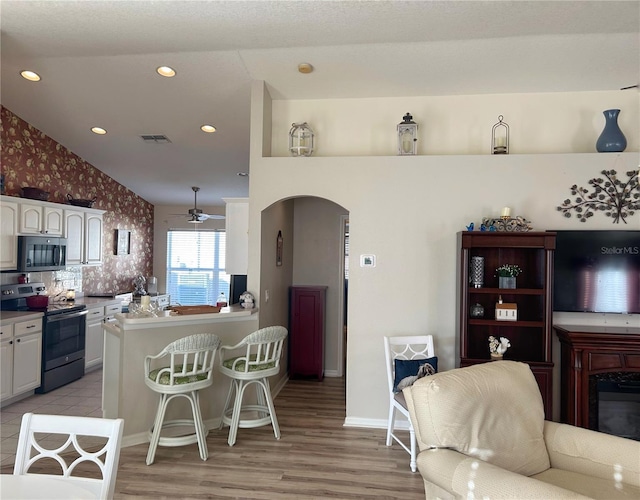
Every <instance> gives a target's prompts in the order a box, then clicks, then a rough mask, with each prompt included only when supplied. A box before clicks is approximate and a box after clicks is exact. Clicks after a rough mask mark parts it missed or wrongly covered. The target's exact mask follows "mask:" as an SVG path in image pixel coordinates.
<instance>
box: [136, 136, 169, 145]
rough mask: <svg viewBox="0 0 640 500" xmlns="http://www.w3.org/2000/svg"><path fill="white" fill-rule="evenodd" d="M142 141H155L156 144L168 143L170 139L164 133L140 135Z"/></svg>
mask: <svg viewBox="0 0 640 500" xmlns="http://www.w3.org/2000/svg"><path fill="white" fill-rule="evenodd" d="M140 137H142V140H143V141H144V142H155V143H156V144H169V143H170V142H171V141H170V140H169V138H168V137H167V136H166V135H141V136H140Z"/></svg>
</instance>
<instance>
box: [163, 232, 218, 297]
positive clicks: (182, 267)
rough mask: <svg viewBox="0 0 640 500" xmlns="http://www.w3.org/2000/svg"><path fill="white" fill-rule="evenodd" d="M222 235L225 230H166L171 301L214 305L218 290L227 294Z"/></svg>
mask: <svg viewBox="0 0 640 500" xmlns="http://www.w3.org/2000/svg"><path fill="white" fill-rule="evenodd" d="M225 235H226V233H225V232H224V231H193V230H192V231H180V230H171V231H169V232H168V233H167V289H168V290H167V291H168V293H169V294H171V302H172V303H177V304H180V305H183V306H194V305H202V304H212V305H215V303H216V301H217V299H218V296H219V295H220V293H224V294H225V296H226V297H229V281H230V276H229V275H228V274H227V273H226V272H225V255H224V252H225Z"/></svg>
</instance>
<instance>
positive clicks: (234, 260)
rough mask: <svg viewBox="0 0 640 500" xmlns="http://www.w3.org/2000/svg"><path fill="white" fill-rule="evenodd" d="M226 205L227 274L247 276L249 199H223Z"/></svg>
mask: <svg viewBox="0 0 640 500" xmlns="http://www.w3.org/2000/svg"><path fill="white" fill-rule="evenodd" d="M223 201H224V202H225V203H226V214H225V217H226V223H225V231H226V252H225V272H226V273H227V274H247V269H248V268H249V198H223Z"/></svg>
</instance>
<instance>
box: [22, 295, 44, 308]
mask: <svg viewBox="0 0 640 500" xmlns="http://www.w3.org/2000/svg"><path fill="white" fill-rule="evenodd" d="M26 299H27V307H28V308H29V309H44V308H45V307H47V306H48V305H49V296H48V295H31V296H29V297H27V298H26Z"/></svg>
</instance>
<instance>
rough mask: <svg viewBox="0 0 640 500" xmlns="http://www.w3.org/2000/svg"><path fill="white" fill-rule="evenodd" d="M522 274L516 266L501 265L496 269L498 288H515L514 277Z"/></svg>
mask: <svg viewBox="0 0 640 500" xmlns="http://www.w3.org/2000/svg"><path fill="white" fill-rule="evenodd" d="M521 272H522V269H520V267H519V266H517V265H516V264H503V265H501V266H500V267H499V268H497V269H496V276H498V286H499V287H500V288H515V287H516V277H517V276H518V275H519V274H520V273H521Z"/></svg>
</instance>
